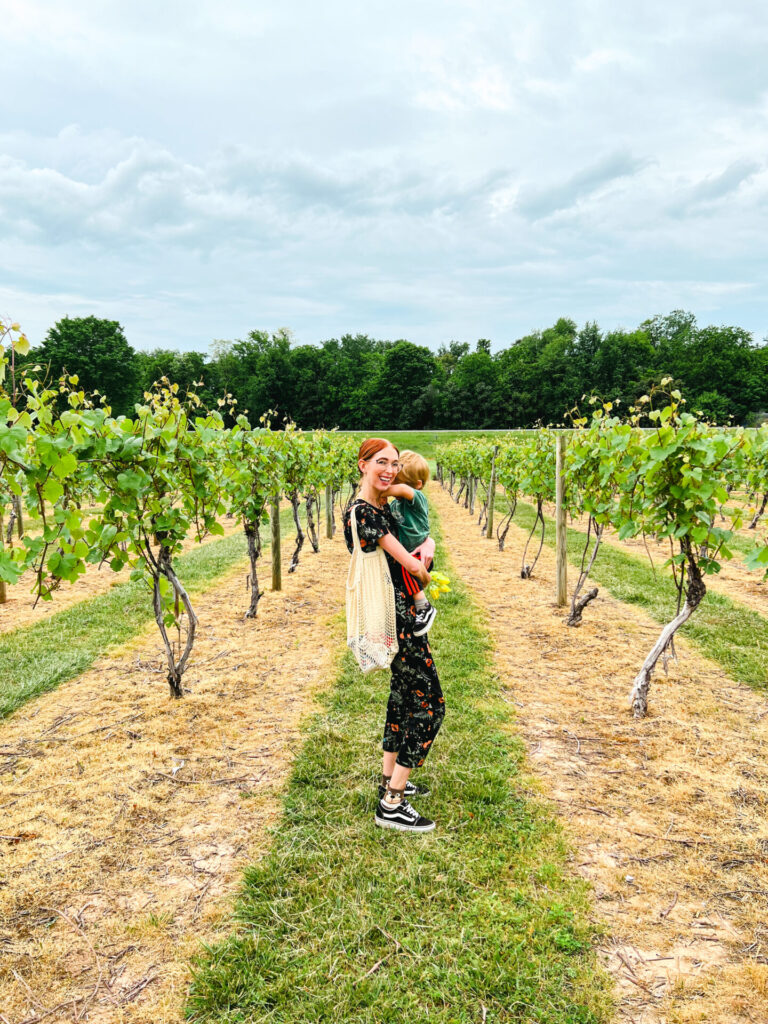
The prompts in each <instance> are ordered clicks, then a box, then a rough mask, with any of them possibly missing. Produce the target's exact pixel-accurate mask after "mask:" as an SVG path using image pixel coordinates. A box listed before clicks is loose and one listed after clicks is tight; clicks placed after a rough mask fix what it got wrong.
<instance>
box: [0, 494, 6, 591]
mask: <svg viewBox="0 0 768 1024" xmlns="http://www.w3.org/2000/svg"><path fill="white" fill-rule="evenodd" d="M2 549H3V510H2V509H1V508H0V551H2ZM7 600H8V592H7V590H6V587H5V580H0V604H5V602H6V601H7Z"/></svg>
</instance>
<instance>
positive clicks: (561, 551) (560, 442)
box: [555, 434, 568, 608]
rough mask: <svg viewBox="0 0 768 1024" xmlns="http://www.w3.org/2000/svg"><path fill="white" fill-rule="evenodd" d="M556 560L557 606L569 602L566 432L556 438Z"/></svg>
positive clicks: (560, 606) (562, 605)
mask: <svg viewBox="0 0 768 1024" xmlns="http://www.w3.org/2000/svg"><path fill="white" fill-rule="evenodd" d="M555 531H556V532H555V541H556V544H555V562H556V564H557V606H558V608H562V607H564V605H566V604H567V603H568V534H567V527H566V521H565V434H558V435H557V437H556V438H555Z"/></svg>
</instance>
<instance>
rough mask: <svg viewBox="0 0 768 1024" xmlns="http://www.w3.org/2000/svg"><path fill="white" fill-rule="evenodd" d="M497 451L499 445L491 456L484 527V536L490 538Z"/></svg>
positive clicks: (494, 495) (491, 535)
mask: <svg viewBox="0 0 768 1024" xmlns="http://www.w3.org/2000/svg"><path fill="white" fill-rule="evenodd" d="M498 453H499V446H498V445H496V446H495V447H494V449H493V456H492V457H491V479H490V481H489V482H488V525H487V526H486V529H485V536H486V537H488V539H489V540H490V539H491V538H492V537H493V506H494V503H495V500H496V456H497V455H498Z"/></svg>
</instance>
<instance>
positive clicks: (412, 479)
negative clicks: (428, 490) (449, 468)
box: [395, 448, 429, 491]
mask: <svg viewBox="0 0 768 1024" xmlns="http://www.w3.org/2000/svg"><path fill="white" fill-rule="evenodd" d="M427 480H429V465H428V464H427V460H426V459H424V458H422V456H421V455H419V454H418V452H412V451H410V449H408V448H406V449H405V450H404V451H402V452H400V472H399V473H398V474H397V479H396V480H395V483H398V484H408V486H409V487H415V488H416V490H417V491H420V490H421V489H422V487H426V485H427Z"/></svg>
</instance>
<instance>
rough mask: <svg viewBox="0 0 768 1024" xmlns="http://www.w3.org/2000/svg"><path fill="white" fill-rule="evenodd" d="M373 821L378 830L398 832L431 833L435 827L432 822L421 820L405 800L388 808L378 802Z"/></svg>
mask: <svg viewBox="0 0 768 1024" xmlns="http://www.w3.org/2000/svg"><path fill="white" fill-rule="evenodd" d="M373 820H374V821H375V823H376V824H377V825H378V826H379V828H394V829H397V831H398V832H431V831H432V829H433V828H434V827H435V823H434V821H430V820H429V818H422V816H421V815H420V814H419V812H418V811H417V810H416V809H415V807H411V805H410V804H409V803H408V801H407V800H401V801H400V803H399V804H395V805H394V807H388V806H387V805H386V804H385V803H384V801H383V800H379V804H378V807H377V808H376V814H375V815H374V819H373Z"/></svg>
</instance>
